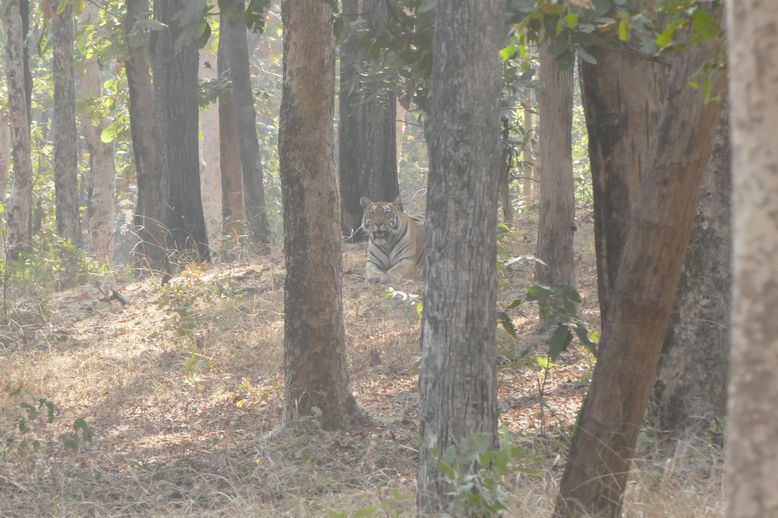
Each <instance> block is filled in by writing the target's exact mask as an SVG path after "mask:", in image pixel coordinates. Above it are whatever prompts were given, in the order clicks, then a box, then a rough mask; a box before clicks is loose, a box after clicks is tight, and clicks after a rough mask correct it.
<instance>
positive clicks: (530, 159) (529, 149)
mask: <svg viewBox="0 0 778 518" xmlns="http://www.w3.org/2000/svg"><path fill="white" fill-rule="evenodd" d="M533 109H534V108H533V105H532V98H531V96H530V98H529V99H527V101H526V102H525V104H524V106H523V107H522V111H523V112H524V138H525V139H526V142H525V143H524V149H523V152H522V153H523V158H524V167H523V168H522V176H524V178H522V181H521V196H522V198H523V200H524V207H525V209H526V208H528V207H529V206H530V205H532V201H533V200H534V199H535V198H534V197H533V191H535V190H537V189H536V187H535V186H534V185H533V179H534V177H535V145H534V140H535V124H534V122H533V116H532V110H533Z"/></svg>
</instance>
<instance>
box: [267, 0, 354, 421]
mask: <svg viewBox="0 0 778 518" xmlns="http://www.w3.org/2000/svg"><path fill="white" fill-rule="evenodd" d="M332 14H333V11H332V8H331V7H330V6H329V5H328V3H327V2H320V1H316V2H300V0H285V1H284V2H283V21H284V79H283V94H282V101H281V126H280V131H279V136H278V138H279V141H278V146H279V158H280V162H281V188H282V192H283V202H284V250H285V254H284V255H285V263H286V279H285V282H284V291H285V296H284V315H285V316H284V374H285V386H284V422H288V421H290V420H292V419H293V418H295V417H296V416H298V415H301V416H307V415H311V414H312V412H313V408H314V407H316V408H318V409H319V410H320V411H321V417H320V419H321V424H322V426H324V427H325V428H329V429H332V428H340V427H343V426H346V425H348V424H349V423H350V422H351V421H352V419H353V418H354V417H355V416H357V415H358V413H359V412H358V409H357V406H356V402H355V401H354V398H353V396H352V395H351V389H350V386H349V377H348V373H347V371H346V346H345V335H344V329H343V301H342V285H341V283H342V280H341V255H340V254H341V251H340V240H341V234H340V230H339V226H340V221H339V218H338V191H337V178H336V176H335V168H334V164H333V159H332V151H333V145H334V130H333V127H332V121H333V116H334V109H335V99H334V95H335V34H334V31H333V24H332Z"/></svg>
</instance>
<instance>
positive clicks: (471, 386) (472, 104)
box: [417, 0, 505, 516]
mask: <svg viewBox="0 0 778 518" xmlns="http://www.w3.org/2000/svg"><path fill="white" fill-rule="evenodd" d="M504 11H505V2H503V1H502V0H484V1H481V2H479V3H478V7H477V8H475V7H474V4H473V3H472V2H470V1H469V0H452V1H450V2H446V3H439V4H438V7H437V12H436V15H435V16H436V19H435V28H436V29H435V39H434V52H435V56H436V59H435V63H434V65H433V71H432V82H431V91H432V105H431V108H430V131H429V135H430V137H431V139H430V140H429V141H428V145H429V154H430V174H429V180H428V187H427V219H426V224H425V228H426V234H427V243H426V254H427V258H428V261H427V267H426V286H425V289H424V319H423V325H422V360H421V372H420V377H419V392H420V396H421V402H420V410H419V417H420V420H421V431H420V434H421V439H422V447H421V448H420V450H419V472H418V479H417V487H418V492H417V508H418V513H419V515H420V516H427V515H431V514H437V513H439V512H442V511H446V510H447V508H448V507H449V505H450V501H451V495H450V491H451V488H450V487H448V486H447V484H446V482H445V479H444V478H443V476H442V474H441V473H440V472H439V471H438V464H439V460H440V458H439V456H438V455H435V454H433V450H431V448H435V449H437V451H439V452H443V451H445V449H446V448H447V447H448V446H449V445H452V444H456V442H458V441H462V440H467V439H472V438H473V436H474V435H476V434H482V435H485V436H486V437H487V438H488V440H489V441H491V443H492V444H493V445H495V446H496V444H497V413H498V410H497V380H496V373H495V367H496V348H495V326H494V322H495V304H496V293H497V276H496V261H497V256H496V254H497V245H496V225H497V211H496V210H495V208H496V207H497V176H498V170H499V158H500V112H499V99H500V86H501V80H500V78H501V65H500V58H499V53H498V51H499V49H500V44H501V43H502V38H503V32H504V18H503V16H504ZM454 514H456V513H454Z"/></svg>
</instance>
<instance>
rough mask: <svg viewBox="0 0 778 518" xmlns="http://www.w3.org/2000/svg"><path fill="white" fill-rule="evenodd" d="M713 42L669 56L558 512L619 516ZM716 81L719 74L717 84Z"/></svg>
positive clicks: (667, 302) (686, 226)
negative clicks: (694, 84)
mask: <svg viewBox="0 0 778 518" xmlns="http://www.w3.org/2000/svg"><path fill="white" fill-rule="evenodd" d="M720 48H721V44H720V42H706V43H699V44H697V45H695V46H694V47H691V48H689V49H686V50H685V51H684V52H683V53H682V54H680V55H678V56H677V57H676V58H675V61H674V62H673V64H672V67H671V71H670V82H669V89H668V93H667V96H666V99H665V103H664V104H663V109H662V116H661V118H660V121H659V123H658V125H657V127H656V130H655V131H654V134H653V135H652V139H651V140H652V143H651V150H650V153H649V155H648V156H649V159H650V162H649V163H648V164H647V167H646V174H644V175H643V177H642V178H641V185H640V196H641V199H640V203H639V204H637V206H636V207H633V210H632V215H631V220H630V232H629V235H628V237H627V241H626V244H625V247H624V251H623V254H622V259H621V264H620V266H619V269H618V274H617V276H616V284H615V285H614V288H613V294H612V296H611V302H610V303H609V305H608V314H607V316H606V318H605V325H604V327H603V331H602V338H601V341H600V354H599V358H598V361H597V366H596V367H595V371H594V377H593V380H592V386H591V389H590V390H589V394H588V396H587V398H586V400H585V401H584V405H583V408H582V410H581V416H580V419H579V423H578V426H577V427H576V433H575V437H574V439H573V445H572V448H571V451H570V456H569V460H568V462H567V466H566V467H565V473H564V475H563V478H562V482H561V485H560V490H559V497H558V499H557V505H556V509H555V515H556V516H581V515H585V514H586V513H590V514H594V515H597V516H600V515H602V516H614V517H615V516H620V515H621V503H622V497H623V494H624V490H625V488H626V484H627V477H628V475H629V467H630V462H631V459H632V457H633V455H634V451H635V443H636V441H637V436H638V433H639V431H640V428H641V426H642V424H643V416H644V415H645V410H646V406H647V403H648V398H649V395H650V393H651V387H652V385H653V382H654V379H655V377H656V368H657V364H658V361H659V354H660V352H661V350H662V342H663V339H664V334H665V330H666V327H667V322H668V320H669V317H670V310H671V309H672V303H673V300H674V299H675V293H676V290H677V288H678V282H679V280H680V276H681V267H682V265H683V258H684V250H685V248H686V244H687V242H688V240H689V235H690V233H691V228H692V223H693V220H694V212H695V208H696V199H697V193H698V191H699V186H700V181H701V179H702V174H703V171H704V169H705V165H706V164H707V161H708V157H709V155H710V150H711V145H712V143H713V137H714V134H715V129H716V121H717V119H718V115H719V103H718V102H710V103H707V104H706V103H704V102H703V98H702V95H701V93H700V92H699V91H697V90H692V89H691V88H689V86H688V85H687V81H688V78H689V76H690V75H691V74H692V73H694V72H695V71H696V70H697V69H698V68H699V67H700V66H701V65H702V64H703V63H704V62H705V61H706V60H707V59H710V58H712V57H713V56H715V55H717V53H718V51H719V50H720ZM722 83H723V81H722V78H721V77H718V78H717V79H716V84H714V93H720V90H721V88H720V87H721V86H722ZM638 93H639V91H638V92H633V95H636V94H638Z"/></svg>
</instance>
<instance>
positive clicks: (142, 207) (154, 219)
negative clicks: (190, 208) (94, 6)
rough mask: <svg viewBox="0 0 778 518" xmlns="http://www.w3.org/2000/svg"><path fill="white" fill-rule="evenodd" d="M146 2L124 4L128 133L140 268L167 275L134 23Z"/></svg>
mask: <svg viewBox="0 0 778 518" xmlns="http://www.w3.org/2000/svg"><path fill="white" fill-rule="evenodd" d="M149 14H150V13H149V0H127V14H126V16H125V19H124V30H125V34H126V38H127V46H128V48H129V55H128V58H127V61H126V62H125V65H124V69H125V72H126V74H127V85H128V90H129V94H130V107H129V108H130V130H131V132H132V150H133V155H134V157H135V168H136V171H137V175H138V203H137V205H136V207H135V216H134V223H135V227H136V230H137V233H138V238H139V239H140V242H139V244H138V247H137V260H138V264H139V266H141V267H145V268H150V269H151V270H156V271H160V270H161V271H166V272H167V271H169V270H170V265H169V263H168V256H167V250H166V248H167V246H166V231H165V228H164V226H163V219H164V218H163V213H162V172H161V166H160V162H159V153H160V150H159V148H158V145H159V143H158V142H157V139H156V133H155V129H154V90H153V87H152V84H151V74H150V69H149V59H148V46H149V39H148V35H147V33H145V32H143V31H142V30H141V29H140V28H139V27H136V26H135V24H136V22H138V21H140V20H146V19H148V17H149Z"/></svg>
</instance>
